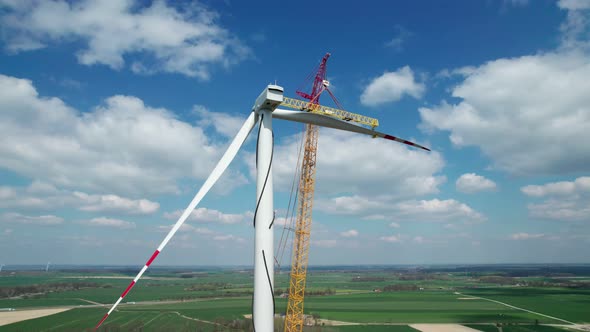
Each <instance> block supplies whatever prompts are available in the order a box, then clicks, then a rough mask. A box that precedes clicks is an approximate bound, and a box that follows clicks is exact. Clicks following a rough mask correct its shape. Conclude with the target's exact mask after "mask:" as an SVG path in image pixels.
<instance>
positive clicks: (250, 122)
mask: <svg viewBox="0 0 590 332" xmlns="http://www.w3.org/2000/svg"><path fill="white" fill-rule="evenodd" d="M254 125H256V114H255V113H254V112H252V113H250V116H249V117H248V119H247V120H246V122H244V125H243V126H242V128H240V131H238V134H237V135H236V137H235V138H234V140H233V141H232V142H231V144H230V145H229V147H228V148H227V150H226V151H225V153H224V154H223V156H222V157H221V159H220V160H219V162H218V163H217V166H215V168H214V169H213V171H212V172H211V174H209V177H208V178H207V180H205V183H203V186H202V187H201V189H199V191H198V192H197V194H196V195H195V197H194V198H193V200H192V201H191V203H190V204H189V205H188V207H187V208H186V209H185V210H184V212H183V213H182V215H181V216H180V218H178V221H177V222H176V224H174V227H172V229H171V230H170V232H169V233H168V235H166V238H164V241H162V243H160V246H159V247H158V249H156V251H154V253H153V254H152V256H151V257H150V259H149V260H148V261H147V263H146V264H145V266H144V267H143V268H142V269H141V271H139V273H138V274H137V276H136V277H135V279H133V281H132V282H131V283H130V284H129V286H127V288H126V289H125V291H124V292H123V293H122V294H121V296H120V297H119V300H117V302H115V304H114V305H113V306H112V307H111V309H110V310H109V312H107V313H106V314H105V315H104V316H103V318H102V319H101V320H100V322H99V323H98V324H97V325H96V327H95V328H94V329H95V330H96V329H98V328H99V327H100V325H101V324H102V323H103V322H104V321H105V320H106V319H107V317H108V316H109V315H110V314H111V312H112V311H113V310H115V308H116V307H117V305H118V304H119V302H121V300H123V298H124V297H125V296H126V295H127V293H128V292H129V291H130V290H131V288H133V286H134V285H135V283H136V282H137V281H138V280H139V278H141V276H142V275H143V273H144V272H145V271H146V270H147V268H148V267H149V266H150V264H152V262H153V261H154V259H156V257H157V256H158V254H159V253H160V252H161V251H162V250H163V249H164V247H165V246H166V244H168V241H170V239H171V238H172V237H173V236H174V234H175V233H176V231H178V229H179V228H180V226H182V224H184V222H185V221H186V219H187V218H188V216H189V215H190V214H191V213H192V212H193V210H194V209H195V207H197V204H199V202H200V201H201V200H202V199H203V197H205V195H206V194H207V192H209V190H210V189H211V187H213V185H214V184H215V182H217V180H219V178H220V177H221V175H222V174H223V172H224V171H225V170H226V169H227V167H228V166H229V164H230V163H231V162H232V160H233V159H234V157H235V156H236V154H237V153H238V151H239V150H240V147H242V144H244V141H245V140H246V138H247V137H248V134H250V131H252V128H254Z"/></svg>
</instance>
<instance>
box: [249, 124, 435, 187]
mask: <svg viewBox="0 0 590 332" xmlns="http://www.w3.org/2000/svg"><path fill="white" fill-rule="evenodd" d="M300 138H301V135H294V136H291V137H287V138H286V139H284V140H283V141H282V142H280V143H278V144H277V146H276V148H275V152H274V159H273V175H274V179H275V182H274V185H275V190H279V191H288V190H290V188H291V181H292V180H293V174H294V171H295V167H296V166H297V165H298V160H297V156H298V149H299V146H300ZM299 163H300V162H299ZM249 164H250V171H251V175H252V176H254V175H255V172H256V169H255V163H254V154H250V155H249ZM443 166H444V160H443V158H442V156H441V155H440V154H439V153H438V152H430V153H425V152H424V151H422V150H417V149H413V148H409V147H406V146H405V145H403V144H398V143H396V142H391V141H387V140H383V139H372V138H370V137H368V136H364V135H355V134H352V133H348V132H342V131H337V130H333V129H328V128H322V129H321V130H320V138H319V142H318V155H317V173H316V178H317V182H316V193H317V194H320V195H321V194H323V193H330V194H336V193H350V192H353V193H359V194H365V193H370V194H372V195H373V194H388V195H395V196H397V197H416V196H420V195H426V194H432V193H437V192H438V186H439V185H440V184H442V183H443V182H445V180H446V178H445V177H444V176H442V175H439V174H437V173H439V172H440V171H441V170H442V168H443Z"/></svg>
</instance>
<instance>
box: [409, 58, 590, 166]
mask: <svg viewBox="0 0 590 332" xmlns="http://www.w3.org/2000/svg"><path fill="white" fill-rule="evenodd" d="M589 76H590V58H588V57H587V56H586V55H584V54H583V53H579V52H557V53H555V52H553V53H544V54H539V55H533V56H522V57H518V58H511V59H499V60H494V61H490V62H488V63H486V64H483V65H481V66H479V67H477V68H476V69H475V71H474V72H473V73H470V74H468V75H467V76H466V78H465V80H464V81H463V82H461V83H460V84H459V85H458V86H456V87H455V88H454V89H453V90H452V96H453V97H455V98H460V99H461V101H460V102H458V103H455V104H449V103H447V102H444V101H443V102H442V103H441V104H440V105H438V106H436V107H432V108H426V107H425V108H421V109H420V116H421V118H422V124H421V127H422V128H423V129H424V130H427V131H428V130H443V131H449V132H450V136H449V138H450V140H451V142H452V143H453V144H454V145H456V146H460V147H462V146H477V147H479V148H480V149H481V150H482V151H483V152H484V154H486V155H487V156H488V157H490V158H491V159H492V161H493V166H495V167H496V168H498V169H502V170H505V171H508V172H510V173H513V174H562V173H570V172H579V171H588V170H589V168H588V165H590V145H588V144H582V143H581V142H586V141H590V131H588V130H587V128H588V127H590V108H589V106H588V105H590V94H588V91H590V81H589V80H588V79H587V77H589ZM547 78H550V79H547Z"/></svg>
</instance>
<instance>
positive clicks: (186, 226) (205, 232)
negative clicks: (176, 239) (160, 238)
mask: <svg viewBox="0 0 590 332" xmlns="http://www.w3.org/2000/svg"><path fill="white" fill-rule="evenodd" d="M173 226H174V225H168V226H158V230H159V231H163V232H166V233H168V232H170V230H171V229H172V227H173ZM178 231H179V232H187V233H195V234H201V235H211V234H213V233H214V232H213V231H212V230H210V229H208V228H204V227H195V226H192V225H190V224H187V223H184V224H182V226H180V228H179V229H178Z"/></svg>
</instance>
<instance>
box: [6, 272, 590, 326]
mask: <svg viewBox="0 0 590 332" xmlns="http://www.w3.org/2000/svg"><path fill="white" fill-rule="evenodd" d="M367 275H370V277H366V276H365V274H362V275H361V276H359V273H358V272H315V273H311V274H310V276H309V287H308V289H309V290H312V291H315V292H318V293H322V292H323V291H326V294H333V295H316V296H307V297H306V304H305V311H306V313H308V314H309V315H313V316H314V317H315V318H316V319H317V322H318V326H315V327H308V328H306V329H307V330H308V331H376V332H379V331H416V329H414V328H412V327H410V326H408V325H410V324H453V323H455V324H462V325H466V326H469V327H470V328H472V329H474V330H477V331H486V332H487V331H493V332H496V331H500V330H499V329H498V327H496V324H500V325H501V326H502V331H503V332H528V331H546V332H552V331H564V330H563V327H559V326H542V325H538V324H560V325H567V323H564V321H560V320H555V319H552V318H549V317H547V316H551V317H555V318H559V319H562V320H566V321H568V322H572V323H576V324H584V323H590V291H589V290H587V289H570V288H559V287H514V286H498V285H488V284H485V285H483V284H481V283H478V282H477V281H476V280H474V279H473V278H471V277H466V276H462V275H452V274H447V275H446V276H445V277H444V278H442V277H440V276H437V277H436V278H423V279H420V280H408V279H407V278H404V277H401V276H400V275H398V274H393V273H389V272H374V273H370V274H367ZM105 276H109V278H104V276H101V277H98V276H97V277H96V278H86V277H83V276H82V275H76V274H72V273H57V272H56V273H52V274H48V275H34V274H33V275H30V274H23V275H18V274H13V275H0V287H4V288H7V287H18V286H19V285H32V284H36V285H46V288H49V289H51V287H55V286H53V285H56V284H57V283H76V282H77V281H80V280H83V281H84V282H90V283H91V284H90V285H91V287H87V288H81V289H70V290H65V291H48V292H45V293H37V294H24V295H23V294H21V295H20V296H13V297H12V298H3V299H0V308H16V310H18V311H23V310H26V309H33V308H54V307H60V306H62V307H66V308H67V307H71V308H72V309H70V310H68V311H65V312H61V313H58V314H55V315H50V316H46V317H41V318H36V319H31V320H26V321H21V322H18V323H13V324H8V325H3V326H0V331H90V330H92V328H93V327H94V325H95V324H96V323H97V322H98V320H99V319H100V318H101V317H102V315H104V313H105V312H106V311H107V310H108V306H106V304H109V303H112V302H113V301H114V300H116V299H117V298H118V297H119V295H120V293H121V291H122V289H124V288H125V287H126V285H127V284H128V283H129V278H130V277H129V276H128V275H125V274H112V273H111V274H108V275H106V274H105ZM150 276H151V277H152V278H151V279H146V280H142V281H141V282H140V283H138V285H137V286H136V287H135V288H134V289H133V291H132V292H131V293H130V294H129V295H128V296H127V297H126V299H125V300H126V303H123V305H121V306H120V307H119V309H118V310H117V311H116V312H114V313H113V314H112V315H111V316H110V317H109V319H108V320H107V321H106V322H105V324H104V325H103V327H102V328H101V330H102V331H140V330H141V331H226V330H228V331H229V330H232V329H231V328H232V327H233V328H234V329H233V331H236V330H250V324H251V322H250V320H248V319H245V318H244V316H245V315H248V314H250V313H251V305H252V303H251V301H252V299H251V291H252V289H251V285H252V281H251V278H252V276H251V274H250V273H248V272H242V271H208V272H206V273H201V274H198V275H194V276H191V277H186V275H184V276H179V275H175V274H174V273H161V272H160V273H152V274H151V275H150ZM113 277H116V278H113ZM287 277H288V276H287V275H285V274H282V275H278V276H277V278H276V288H277V289H279V291H278V293H280V292H281V290H280V289H281V288H283V291H284V287H285V286H286V285H287ZM68 285H69V284H68ZM388 285H389V286H388ZM391 285H397V286H395V287H392V286H391ZM400 285H402V286H400ZM403 285H412V287H410V288H411V289H412V290H396V291H383V290H384V289H397V288H400V289H406V288H408V287H406V286H403ZM41 288H42V287H41ZM459 292H460V293H459ZM471 297H479V298H477V299H471V300H466V298H471ZM493 301H498V302H493ZM499 302H501V303H499ZM96 303H98V304H96ZM503 303H505V304H506V305H504V304H503ZM100 304H105V306H101V305H100ZM508 305H511V306H514V307H517V308H523V309H526V310H529V311H530V312H527V311H523V310H519V309H517V308H513V307H509V306H508ZM285 307H286V299H284V298H280V297H278V296H277V302H276V309H277V313H283V312H284V311H285ZM23 312H24V311H23ZM537 313H538V314H537ZM540 314H543V315H547V316H543V315H540ZM1 317H2V313H1V312H0V324H1V319H2V318H1ZM333 321H338V322H340V324H350V325H339V326H331V324H332V322H333ZM281 324H282V323H281V319H280V318H279V317H277V323H276V324H275V325H276V326H277V327H279V328H280V326H281ZM417 326H422V325H414V327H417ZM445 326H446V328H447V329H448V328H450V329H451V330H453V328H452V325H441V327H439V329H441V328H442V329H441V330H440V331H446V330H445V329H444V328H443V327H445ZM430 327H431V328H432V327H435V326H434V325H432V326H430ZM570 327H573V325H572V326H570ZM456 329H457V328H455V330H456ZM465 329H466V330H469V329H468V328H467V327H465ZM427 330H428V331H430V329H427ZM449 331H450V330H449Z"/></svg>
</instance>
